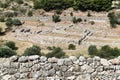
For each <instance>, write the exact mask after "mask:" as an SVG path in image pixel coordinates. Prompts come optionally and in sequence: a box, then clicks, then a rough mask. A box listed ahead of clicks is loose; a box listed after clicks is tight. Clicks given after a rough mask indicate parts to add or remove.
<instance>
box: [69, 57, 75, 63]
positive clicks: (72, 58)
mask: <svg viewBox="0 0 120 80" xmlns="http://www.w3.org/2000/svg"><path fill="white" fill-rule="evenodd" d="M69 59H71V60H72V62H74V61H76V60H77V57H75V56H70V57H69Z"/></svg>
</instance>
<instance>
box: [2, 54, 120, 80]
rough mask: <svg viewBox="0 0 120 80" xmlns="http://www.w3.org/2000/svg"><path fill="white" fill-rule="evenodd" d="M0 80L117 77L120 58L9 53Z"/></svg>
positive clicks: (117, 79) (116, 79)
mask: <svg viewBox="0 0 120 80" xmlns="http://www.w3.org/2000/svg"><path fill="white" fill-rule="evenodd" d="M0 80H120V57H118V58H115V59H112V60H106V59H103V58H99V57H97V56H95V57H94V58H85V57H83V56H80V57H79V59H78V58H76V57H75V56H70V57H69V58H64V59H57V58H54V57H53V58H46V57H44V56H37V55H34V56H27V57H25V56H21V57H18V56H12V57H11V58H9V59H8V60H7V61H5V62H2V63H1V64H0Z"/></svg>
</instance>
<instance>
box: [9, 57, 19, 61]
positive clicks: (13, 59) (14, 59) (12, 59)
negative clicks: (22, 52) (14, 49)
mask: <svg viewBox="0 0 120 80" xmlns="http://www.w3.org/2000/svg"><path fill="white" fill-rule="evenodd" d="M17 60H18V56H12V57H10V61H11V62H14V61H17Z"/></svg>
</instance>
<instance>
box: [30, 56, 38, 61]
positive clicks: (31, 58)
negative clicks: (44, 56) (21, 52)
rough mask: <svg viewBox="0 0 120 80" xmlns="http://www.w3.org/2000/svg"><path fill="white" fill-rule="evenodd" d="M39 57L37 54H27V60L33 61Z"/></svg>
mask: <svg viewBox="0 0 120 80" xmlns="http://www.w3.org/2000/svg"><path fill="white" fill-rule="evenodd" d="M39 58H40V57H39V56H38V55H32V56H29V57H28V60H30V61H34V60H36V59H39Z"/></svg>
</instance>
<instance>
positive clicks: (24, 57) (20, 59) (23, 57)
mask: <svg viewBox="0 0 120 80" xmlns="http://www.w3.org/2000/svg"><path fill="white" fill-rule="evenodd" d="M27 61H28V57H27V56H21V57H20V58H19V59H18V62H23V63H25V62H27Z"/></svg>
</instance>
